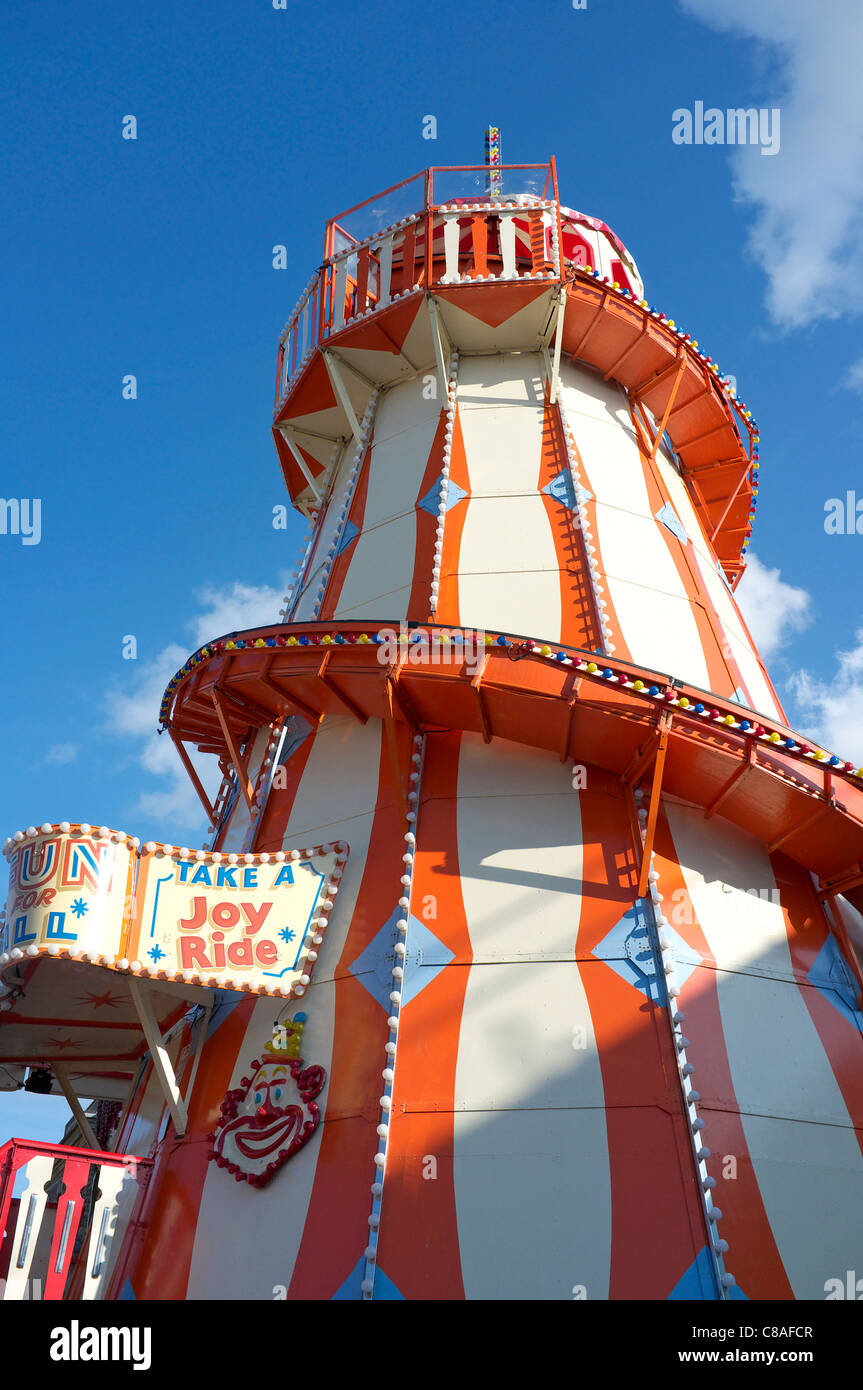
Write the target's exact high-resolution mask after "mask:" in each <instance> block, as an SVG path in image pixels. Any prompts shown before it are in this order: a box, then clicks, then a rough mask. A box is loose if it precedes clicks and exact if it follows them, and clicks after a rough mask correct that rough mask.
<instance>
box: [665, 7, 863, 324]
mask: <svg viewBox="0 0 863 1390" xmlns="http://www.w3.org/2000/svg"><path fill="white" fill-rule="evenodd" d="M680 3H681V5H682V7H683V9H685V10H686V11H688V12H689V13H690V14H692V15H694V16H695V17H696V18H698V19H700V20H702V21H703V22H704V23H705V24H707V25H709V26H710V27H712V28H714V29H719V30H722V31H725V32H729V33H732V34H735V35H738V36H742V37H748V38H751V39H754V40H756V41H757V42H758V43H759V44H761V45H763V46H766V49H765V47H762V48H761V49H760V50H759V54H758V56H759V57H763V56H764V55H765V51H767V53H768V54H769V56H770V57H771V58H773V59H775V61H774V62H773V63H772V64H771V65H769V66H768V67H767V68H766V70H765V71H766V73H767V74H768V75H769V76H768V80H767V81H766V84H765V86H764V87H763V88H762V90H761V92H760V93H759V95H758V98H757V101H756V103H755V104H758V105H765V106H768V107H771V108H772V107H779V108H780V110H781V149H780V151H779V153H778V154H777V155H775V156H774V157H770V158H768V157H765V156H763V155H762V154H761V151H760V149H759V148H758V147H757V146H743V147H737V148H735V149H734V150H733V152H732V154H731V163H732V169H733V176H734V191H735V195H736V197H737V198H738V199H739V200H740V201H741V202H744V203H748V204H751V205H752V207H753V208H754V209H755V222H754V225H753V227H752V230H751V233H750V239H749V245H750V250H751V251H752V253H753V254H754V256H755V258H756V260H757V261H758V262H759V263H760V264H761V266H762V267H763V269H764V270H765V272H766V274H767V278H768V293H767V304H768V308H769V311H770V313H771V315H772V317H773V319H774V320H775V321H776V322H777V323H779V324H781V325H782V326H784V327H799V326H801V325H804V324H809V323H814V322H816V321H817V320H819V319H822V318H834V317H836V316H837V315H839V314H841V313H843V312H846V311H848V310H849V309H850V310H852V311H854V312H857V311H859V310H860V309H861V308H863V238H861V235H860V233H861V227H863V102H861V100H860V71H859V69H860V58H859V55H860V52H861V49H863V5H861V3H860V0H821V3H820V4H819V3H815V2H814V0H680ZM745 97H746V94H745V93H744V92H743V91H742V87H741V86H738V84H736V83H735V84H733V86H732V87H730V88H729V87H727V86H726V87H725V88H724V89H723V91H722V92H719V93H700V92H699V93H695V94H694V98H693V99H702V98H703V99H704V100H705V104H706V105H708V106H711V105H716V106H720V107H722V106H724V107H725V108H728V107H735V108H736V107H740V106H746V105H751V104H753V103H752V102H749V101H747V100H746V99H745Z"/></svg>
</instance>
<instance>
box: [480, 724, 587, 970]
mask: <svg viewBox="0 0 863 1390" xmlns="http://www.w3.org/2000/svg"><path fill="white" fill-rule="evenodd" d="M458 823H459V840H460V841H461V836H462V833H463V832H464V833H465V834H467V835H468V836H469V841H470V859H469V861H465V859H464V857H463V856H462V855H461V854H460V867H461V875H462V892H463V893H464V895H465V903H466V904H467V903H468V901H469V902H470V912H469V927H470V936H471V948H472V951H473V957H474V961H478V960H490V961H494V960H542V959H545V960H573V959H574V957H575V941H576V936H577V934H578V922H579V914H580V909H581V894H580V885H581V875H582V867H583V857H582V846H581V816H580V813H579V795H578V792H577V791H576V790H574V789H573V786H572V772H571V769H570V767H569V766H568V765H567V764H564V763H561V762H560V759H559V758H557V757H556V756H555V755H554V754H551V753H545V752H538V751H537V750H534V749H529V748H525V749H520V748H518V747H517V746H515V745H512V744H509V743H506V742H502V741H501V742H498V741H496V742H495V744H494V749H493V750H492V749H491V748H490V746H489V745H488V744H485V743H483V742H482V740H481V739H480V738H479V737H478V736H476V735H475V736H473V737H469V738H468V737H466V738H465V739H464V740H463V741H462V751H461V758H460V764H459V803H458Z"/></svg>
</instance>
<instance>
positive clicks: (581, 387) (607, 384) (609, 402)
mask: <svg viewBox="0 0 863 1390" xmlns="http://www.w3.org/2000/svg"><path fill="white" fill-rule="evenodd" d="M560 381H561V391H562V400H563V405H564V408H565V410H566V413H567V415H568V416H569V417H570V421H569V423H570V426H571V428H572V429H573V431H574V432H575V434H576V437H578V435H579V431H580V430H581V428H582V421H583V420H585V419H587V420H594V421H596V422H597V423H598V424H604V425H613V426H615V427H616V428H620V427H621V426H622V427H623V429H624V430H625V431H626V432H627V434H629V436H630V438H631V439H633V440H635V438H636V433H635V426H634V425H633V423H632V415H631V414H630V410H629V401H628V398H627V395H626V392H625V391H624V389H623V387H622V386H619V385H618V383H617V382H616V381H603V379H602V377H601V376H600V375H599V374H598V373H597V372H591V371H588V370H587V369H586V368H584V367H574V366H573V365H572V363H571V362H567V361H563V362H561V365H560ZM580 447H581V446H580V445H579V448H580Z"/></svg>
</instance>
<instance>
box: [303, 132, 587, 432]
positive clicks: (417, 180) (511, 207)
mask: <svg viewBox="0 0 863 1390" xmlns="http://www.w3.org/2000/svg"><path fill="white" fill-rule="evenodd" d="M496 172H497V170H496ZM500 172H501V175H502V177H503V181H504V183H503V191H501V192H497V193H494V194H491V193H489V192H488V189H487V178H488V174H489V166H488V165H485V164H474V165H447V166H443V167H439V168H430V169H425V170H423V172H422V173H420V174H415V175H414V176H413V177H411V178H408V179H404V180H403V181H402V182H401V183H398V184H394V185H393V186H392V187H391V188H388V189H385V190H384V192H383V193H377V194H375V195H374V196H373V197H371V198H367V199H365V201H364V202H362V203H357V204H356V205H355V206H354V207H352V208H348V209H347V210H346V211H345V212H340V213H338V214H337V215H336V216H335V217H331V218H330V220H329V221H328V222H327V224H326V231H325V239H324V263H323V265H322V266H321V268H320V270H319V271H317V273H316V274H315V275H314V276H313V277H312V279H311V280H310V281H309V284H308V285H307V286H306V288H305V290H304V291H303V293H302V294H301V296H300V298H299V300H298V302H297V304H296V306H295V308H294V311H293V314H292V315H291V318H290V319H289V321H288V323H287V324H286V325H285V329H284V331H283V333H282V335H281V339H280V343H279V360H278V373H277V380H276V410H278V409H279V407H280V406H281V405H282V403H283V402H284V400H285V397H286V396H287V394H288V391H289V389H290V386H291V384H292V383H293V381H294V380H295V378H296V377H297V376H298V375H299V373H300V371H301V370H302V368H303V366H304V364H305V363H306V361H307V360H308V358H309V356H310V355H311V353H312V352H313V351H314V349H315V348H316V347H318V346H319V345H320V344H321V343H323V342H325V341H326V340H327V339H328V338H329V337H330V336H331V335H332V334H334V333H337V332H339V331H341V329H343V328H344V327H346V326H347V325H348V324H349V323H351V322H352V321H355V320H358V319H360V318H362V317H363V316H364V315H366V314H368V313H371V312H375V311H376V310H378V309H382V308H385V307H387V306H388V305H389V304H390V303H392V301H393V300H394V299H397V298H399V297H400V296H401V295H403V294H409V293H412V292H413V291H415V290H420V289H430V288H431V287H432V286H433V285H438V284H444V285H445V284H454V283H456V282H457V281H458V280H460V279H463V278H476V277H479V276H488V275H491V274H494V275H496V276H497V277H499V278H502V279H509V280H512V279H520V278H525V277H531V278H549V279H555V278H559V277H560V273H561V246H562V226H561V209H560V203H559V199H558V188H557V172H556V168H555V162H554V159H553V158H552V159H551V160H549V161H548V163H546V164H507V165H503V166H501V167H500ZM507 185H509V188H507Z"/></svg>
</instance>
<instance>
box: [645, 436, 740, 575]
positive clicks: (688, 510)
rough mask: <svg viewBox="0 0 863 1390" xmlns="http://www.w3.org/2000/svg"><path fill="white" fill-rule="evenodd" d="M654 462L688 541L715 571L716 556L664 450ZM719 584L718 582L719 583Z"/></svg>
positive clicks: (687, 492) (683, 486)
mask: <svg viewBox="0 0 863 1390" xmlns="http://www.w3.org/2000/svg"><path fill="white" fill-rule="evenodd" d="M656 462H657V465H658V467H659V476H660V478H661V479H662V482H663V485H664V487H665V491H666V492H667V493H668V496H669V498H670V500H671V503H672V505H673V507H674V510H675V511H676V512H677V515H678V516H679V517H680V520H681V521H682V522H683V525H684V527H685V528H686V532H687V534H688V536H689V539H690V540H691V541H692V544H693V546H694V547H695V549H696V550H697V551H698V553H699V555H700V556H701V558H702V559H703V560H704V561H705V562H706V564H707V565H708V566H709V567H711V568H713V569H715V568H716V556H715V554H714V552H713V547H712V545H711V544H710V542H709V541H708V539H707V537H706V536H705V534H704V529H703V527H702V525H701V521H700V518H699V516H698V513H697V511H696V510H695V506H694V504H693V501H692V498H691V497H690V495H689V489H688V488H687V486H686V484H685V482H684V481H683V479H682V478H681V476H680V474H679V473H678V471H677V469H676V468H675V466H674V464H673V463H672V462H671V460H670V459H669V458H667V456H666V454H665V450H664V449H660V450H659V452H658V453H657V455H656ZM721 582H722V581H721V580H720V583H721ZM726 592H727V591H726Z"/></svg>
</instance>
